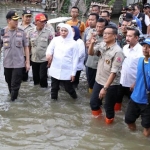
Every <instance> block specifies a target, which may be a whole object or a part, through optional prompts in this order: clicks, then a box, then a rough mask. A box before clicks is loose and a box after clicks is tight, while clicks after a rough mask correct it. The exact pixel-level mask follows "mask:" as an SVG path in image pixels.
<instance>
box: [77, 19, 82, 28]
mask: <svg viewBox="0 0 150 150" xmlns="http://www.w3.org/2000/svg"><path fill="white" fill-rule="evenodd" d="M80 25H81V21H80V20H79V21H78V23H77V25H76V26H77V27H78V28H80Z"/></svg>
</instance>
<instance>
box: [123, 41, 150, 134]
mask: <svg viewBox="0 0 150 150" xmlns="http://www.w3.org/2000/svg"><path fill="white" fill-rule="evenodd" d="M142 45H143V55H144V56H145V58H143V57H141V58H140V59H139V62H138V66H137V75H136V82H135V86H134V90H133V93H132V95H131V100H130V102H129V103H128V107H127V110H126V114H125V122H126V123H127V125H128V127H129V129H130V130H133V131H134V130H136V124H135V121H136V119H137V118H139V116H141V119H142V122H141V125H142V126H143V127H144V130H143V134H144V135H145V136H149V135H150V93H149V91H150V59H149V58H150V38H147V39H146V40H145V41H144V42H143V43H142ZM146 84H147V86H146ZM148 93H149V94H148ZM148 95H149V96H148Z"/></svg>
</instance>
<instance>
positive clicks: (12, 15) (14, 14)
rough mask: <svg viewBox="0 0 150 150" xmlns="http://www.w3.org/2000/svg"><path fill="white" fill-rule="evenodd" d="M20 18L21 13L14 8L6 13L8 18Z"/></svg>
mask: <svg viewBox="0 0 150 150" xmlns="http://www.w3.org/2000/svg"><path fill="white" fill-rule="evenodd" d="M19 18H20V17H19V15H18V14H17V13H16V12H15V11H13V10H11V11H9V12H8V13H7V15H6V19H12V20H18V19H19Z"/></svg>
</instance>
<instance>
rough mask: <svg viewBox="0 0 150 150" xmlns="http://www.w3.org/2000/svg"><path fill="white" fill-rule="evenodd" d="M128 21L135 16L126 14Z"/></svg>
mask: <svg viewBox="0 0 150 150" xmlns="http://www.w3.org/2000/svg"><path fill="white" fill-rule="evenodd" d="M125 18H126V19H133V15H132V14H131V13H126V16H125Z"/></svg>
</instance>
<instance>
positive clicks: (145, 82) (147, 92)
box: [142, 59, 150, 104]
mask: <svg viewBox="0 0 150 150" xmlns="http://www.w3.org/2000/svg"><path fill="white" fill-rule="evenodd" d="M142 68H143V75H144V84H145V88H146V94H147V98H148V94H149V93H150V91H148V86H147V81H146V75H145V67H144V59H143V67H142ZM148 104H150V102H149V99H148Z"/></svg>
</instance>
